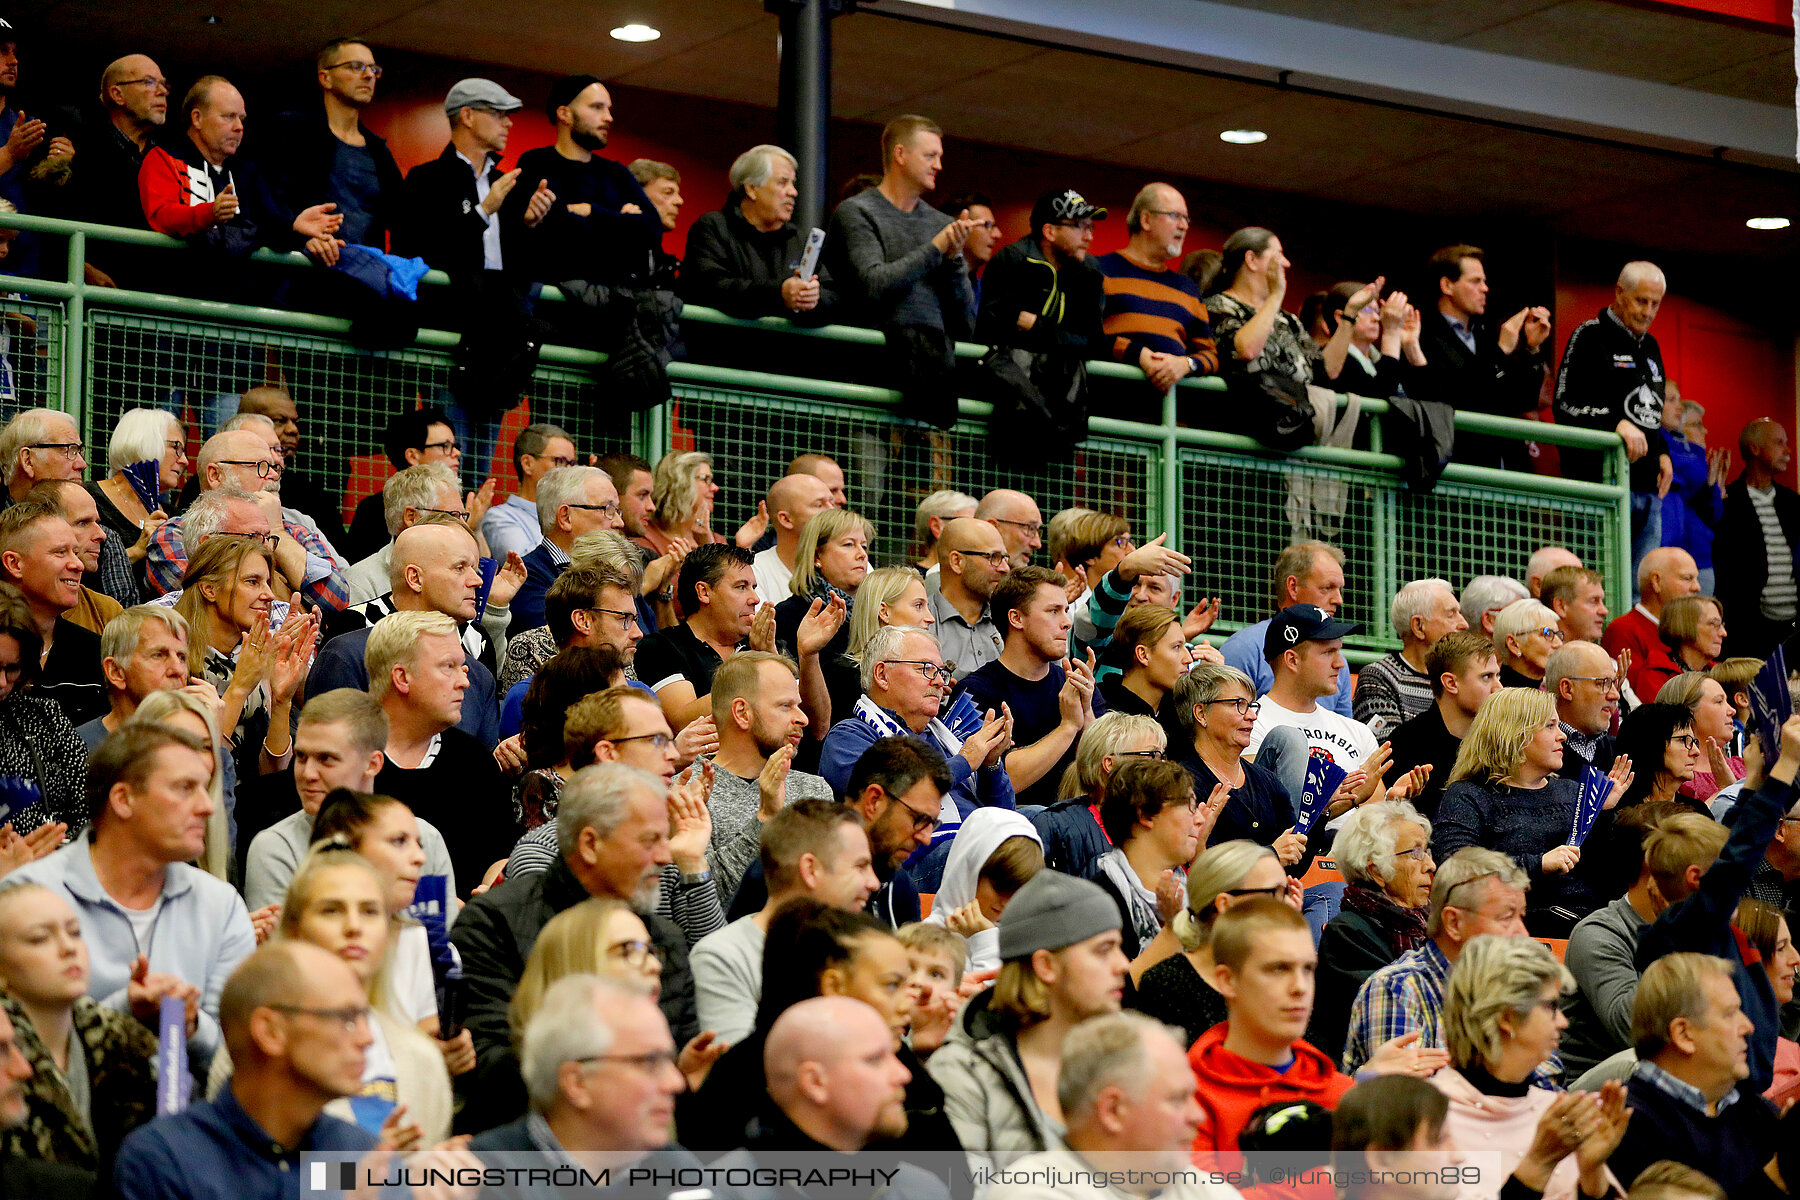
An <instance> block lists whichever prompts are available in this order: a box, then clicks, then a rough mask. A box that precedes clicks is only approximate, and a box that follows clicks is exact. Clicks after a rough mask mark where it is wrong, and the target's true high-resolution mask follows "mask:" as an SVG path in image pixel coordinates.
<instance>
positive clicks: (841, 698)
mask: <svg viewBox="0 0 1800 1200" xmlns="http://www.w3.org/2000/svg"><path fill="white" fill-rule="evenodd" d="M874 537H875V527H874V526H873V525H871V524H869V522H868V520H867V519H866V518H864V517H862V516H860V515H859V514H857V513H854V512H851V511H850V510H849V509H847V508H828V509H826V510H825V511H824V512H821V513H815V514H814V515H812V516H811V517H808V518H807V519H806V524H804V525H802V526H801V527H800V544H799V546H797V547H796V548H795V550H794V578H793V582H792V583H791V584H789V587H790V588H791V589H792V591H793V594H792V595H790V596H789V597H788V598H787V599H785V600H779V601H776V603H775V644H776V645H777V646H779V647H780V648H781V651H782V653H784V654H786V655H788V656H789V657H790V658H792V659H794V660H795V661H796V662H798V661H800V659H801V658H802V655H801V654H800V653H799V650H800V647H799V640H800V623H801V622H802V621H804V620H806V619H807V617H808V616H809V615H811V614H812V613H813V612H814V610H815V609H817V610H818V611H819V612H820V613H821V614H822V615H826V614H828V613H829V611H830V610H834V609H837V608H838V607H839V606H840V605H841V606H842V608H841V611H842V613H843V616H842V617H841V618H839V619H840V621H841V623H840V624H839V626H838V628H837V632H836V633H834V634H833V635H832V637H831V640H830V641H829V642H827V643H825V647H824V649H822V650H820V651H819V669H820V671H821V672H823V674H824V676H825V690H826V693H827V694H828V695H829V696H830V697H831V711H830V712H829V713H823V714H815V713H813V712H810V711H809V712H808V713H807V716H809V717H812V718H813V719H814V721H815V724H814V725H813V727H812V729H811V730H810V732H811V734H812V737H813V740H814V741H820V740H823V739H824V737H825V734H826V731H827V730H829V729H830V727H831V722H833V721H840V720H842V719H843V718H845V717H847V716H849V715H850V710H851V709H853V708H855V707H856V701H857V698H858V697H859V696H861V695H862V671H861V669H860V668H859V667H858V666H857V664H856V663H854V662H852V661H851V660H850V658H849V657H848V655H847V654H846V653H845V652H846V651H847V650H848V649H849V647H850V622H851V620H852V619H853V618H854V617H855V616H856V596H857V592H858V589H860V588H861V586H862V581H863V579H864V577H866V576H867V575H868V573H869V543H870V542H871V541H873V540H874ZM764 599H765V600H769V599H774V598H773V597H768V596H765V597H764Z"/></svg>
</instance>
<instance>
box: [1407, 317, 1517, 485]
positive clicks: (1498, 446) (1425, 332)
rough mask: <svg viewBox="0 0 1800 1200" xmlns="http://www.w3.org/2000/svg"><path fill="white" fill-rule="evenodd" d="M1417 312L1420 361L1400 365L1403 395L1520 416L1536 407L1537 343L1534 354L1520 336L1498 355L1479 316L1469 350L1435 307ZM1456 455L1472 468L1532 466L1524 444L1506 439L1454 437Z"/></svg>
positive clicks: (1505, 415) (1472, 436)
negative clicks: (1420, 319) (1420, 322)
mask: <svg viewBox="0 0 1800 1200" xmlns="http://www.w3.org/2000/svg"><path fill="white" fill-rule="evenodd" d="M1421 315H1422V316H1423V318H1424V323H1423V325H1422V327H1421V328H1420V331H1419V348H1420V349H1422V350H1423V351H1424V352H1425V365H1424V366H1423V367H1412V366H1408V367H1407V368H1406V369H1405V372H1404V374H1403V375H1402V379H1403V380H1404V382H1405V385H1406V392H1407V395H1409V396H1416V397H1418V398H1419V399H1421V400H1440V401H1442V402H1443V403H1445V404H1448V405H1451V406H1452V407H1455V408H1460V409H1466V410H1468V411H1471V412H1484V413H1492V414H1494V415H1495V416H1500V417H1522V416H1524V415H1525V414H1526V413H1528V412H1531V411H1533V410H1534V409H1536V408H1537V403H1538V391H1539V390H1540V389H1541V388H1542V387H1543V386H1544V371H1545V369H1546V368H1545V358H1544V354H1543V353H1542V348H1541V347H1540V348H1539V350H1538V352H1536V353H1534V352H1533V351H1531V350H1529V349H1527V348H1526V345H1525V339H1524V338H1523V337H1521V338H1520V339H1519V344H1518V345H1517V346H1515V347H1514V348H1513V352H1512V353H1511V354H1502V353H1500V346H1499V343H1498V342H1497V341H1496V340H1495V337H1494V331H1493V329H1492V328H1491V327H1490V325H1489V323H1488V322H1487V321H1485V320H1483V319H1481V318H1479V317H1478V318H1476V321H1475V346H1476V351H1475V352H1474V353H1471V352H1470V351H1469V348H1468V346H1467V345H1465V344H1464V343H1463V340H1462V339H1461V338H1459V337H1457V336H1456V333H1455V332H1454V331H1453V330H1452V329H1451V328H1450V322H1449V321H1447V320H1446V319H1445V318H1444V315H1443V314H1442V313H1440V312H1439V311H1438V310H1437V307H1436V306H1435V305H1428V306H1426V308H1425V309H1424V311H1423V312H1422V314H1421ZM1456 458H1457V461H1458V462H1464V463H1470V464H1473V465H1476V466H1486V467H1506V468H1509V469H1511V470H1522V471H1529V470H1530V469H1531V464H1530V459H1529V458H1528V457H1527V456H1526V454H1525V448H1524V446H1522V445H1521V444H1520V443H1518V442H1515V441H1512V440H1511V439H1508V438H1493V437H1480V436H1474V435H1463V436H1459V437H1458V438H1457V439H1456Z"/></svg>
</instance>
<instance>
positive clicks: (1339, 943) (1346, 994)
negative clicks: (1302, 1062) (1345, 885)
mask: <svg viewBox="0 0 1800 1200" xmlns="http://www.w3.org/2000/svg"><path fill="white" fill-rule="evenodd" d="M1392 940H1393V939H1392V935H1391V934H1390V933H1389V932H1388V930H1387V928H1386V927H1385V926H1384V925H1382V924H1381V922H1380V921H1378V920H1376V919H1375V918H1374V916H1372V915H1371V914H1369V913H1366V912H1362V911H1360V910H1357V909H1349V908H1340V909H1339V910H1338V913H1337V916H1335V917H1333V918H1331V920H1330V921H1328V922H1326V924H1325V929H1324V932H1323V933H1321V934H1320V935H1319V965H1318V968H1317V974H1316V976H1315V982H1314V985H1313V986H1314V993H1313V1011H1312V1020H1311V1021H1310V1022H1309V1023H1308V1024H1307V1027H1306V1040H1307V1041H1309V1042H1311V1043H1312V1044H1313V1045H1314V1046H1316V1047H1318V1048H1319V1049H1320V1050H1323V1051H1324V1052H1325V1053H1326V1054H1328V1055H1329V1056H1330V1057H1331V1060H1332V1061H1333V1062H1336V1063H1339V1064H1340V1065H1341V1064H1342V1062H1343V1058H1344V1041H1345V1039H1346V1038H1347V1037H1348V1036H1349V1032H1350V1008H1351V1005H1353V1004H1354V1003H1355V1002H1356V993H1357V992H1358V991H1360V990H1361V989H1362V985H1363V982H1364V981H1365V980H1366V979H1368V978H1369V976H1371V975H1373V974H1374V973H1375V972H1377V971H1379V970H1381V968H1383V967H1385V966H1387V965H1388V964H1389V963H1391V962H1393V961H1394V960H1395V959H1396V958H1397V957H1398V955H1396V954H1395V953H1394V951H1393V945H1392Z"/></svg>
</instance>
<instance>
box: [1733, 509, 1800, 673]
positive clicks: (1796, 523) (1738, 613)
mask: <svg viewBox="0 0 1800 1200" xmlns="http://www.w3.org/2000/svg"><path fill="white" fill-rule="evenodd" d="M1775 516H1776V519H1777V520H1779V521H1780V522H1781V533H1782V536H1783V537H1785V538H1786V539H1787V544H1788V549H1789V550H1791V551H1792V552H1793V555H1794V576H1795V578H1796V579H1800V494H1796V493H1795V492H1794V491H1793V489H1792V488H1786V487H1783V486H1782V485H1781V484H1779V483H1778V484H1776V485H1775ZM1713 561H1714V562H1716V563H1718V564H1719V567H1720V570H1719V572H1718V583H1717V587H1716V591H1717V594H1718V597H1719V599H1720V600H1721V601H1722V602H1723V603H1724V605H1725V612H1726V614H1727V619H1728V620H1729V621H1730V623H1731V647H1730V650H1731V653H1732V654H1751V655H1755V656H1756V657H1758V658H1761V657H1763V656H1764V655H1766V654H1768V653H1769V651H1770V650H1772V649H1774V648H1775V644H1776V639H1775V638H1770V637H1761V638H1757V637H1754V636H1753V633H1754V631H1755V630H1757V629H1758V628H1759V627H1761V626H1762V625H1763V624H1764V623H1763V622H1762V621H1761V620H1760V617H1761V613H1762V593H1763V588H1764V587H1765V586H1767V584H1768V582H1769V555H1768V550H1767V549H1766V547H1765V544H1764V542H1763V531H1762V522H1761V520H1759V519H1758V518H1757V515H1756V506H1755V505H1753V504H1751V503H1750V488H1749V485H1748V484H1746V483H1745V482H1744V477H1743V476H1742V475H1740V476H1738V478H1737V481H1736V482H1735V483H1732V484H1731V485H1729V486H1728V487H1726V489H1725V507H1724V509H1723V510H1722V511H1721V513H1720V517H1719V524H1718V529H1717V532H1716V533H1715V535H1714V537H1713ZM1770 632H1772V633H1773V634H1775V635H1776V637H1780V636H1781V635H1783V634H1784V632H1785V631H1781V630H1774V631H1770Z"/></svg>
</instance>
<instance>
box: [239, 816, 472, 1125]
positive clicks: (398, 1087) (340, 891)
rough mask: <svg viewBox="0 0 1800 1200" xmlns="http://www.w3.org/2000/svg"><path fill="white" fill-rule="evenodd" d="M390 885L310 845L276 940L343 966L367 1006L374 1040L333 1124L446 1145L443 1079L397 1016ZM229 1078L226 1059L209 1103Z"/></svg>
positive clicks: (439, 1064) (427, 1049)
mask: <svg viewBox="0 0 1800 1200" xmlns="http://www.w3.org/2000/svg"><path fill="white" fill-rule="evenodd" d="M388 889H389V881H388V880H387V879H386V878H385V877H384V876H383V875H382V873H381V872H380V871H379V870H377V869H376V868H375V866H374V864H372V863H370V862H369V860H368V859H366V858H364V857H363V856H362V855H360V854H358V853H356V851H354V850H351V849H350V848H349V847H348V846H347V845H344V844H343V843H341V842H333V843H327V844H324V845H318V846H315V847H314V848H313V849H312V851H311V852H310V853H308V854H307V856H306V857H305V858H304V859H302V860H301V863H300V866H299V868H298V869H297V870H296V871H295V872H294V879H293V882H291V883H289V884H288V890H287V896H286V898H285V899H284V900H283V901H282V905H281V924H280V927H279V931H278V936H280V937H282V938H285V939H288V940H290V941H297V942H309V943H311V944H312V945H315V946H318V947H320V948H321V949H324V950H329V951H330V952H331V953H333V954H335V955H337V956H338V957H339V958H341V959H343V960H344V962H345V963H346V964H347V965H348V966H349V967H350V969H351V971H353V972H355V974H356V978H357V981H358V982H359V983H361V984H362V986H363V992H364V994H365V996H366V997H367V999H368V1003H369V1008H368V1011H367V1014H366V1016H365V1017H364V1018H362V1022H359V1023H363V1022H366V1024H367V1027H368V1031H369V1036H370V1037H371V1038H372V1039H373V1040H372V1041H371V1042H370V1044H369V1046H368V1049H367V1050H365V1051H364V1054H363V1077H362V1085H361V1088H360V1090H359V1091H358V1092H357V1094H356V1095H354V1096H348V1097H344V1098H342V1099H339V1100H334V1101H332V1102H331V1103H330V1104H328V1105H326V1106H325V1111H326V1112H327V1113H329V1114H331V1115H332V1116H335V1117H338V1118H340V1119H342V1120H346V1121H349V1122H351V1123H352V1124H355V1125H358V1126H361V1127H362V1128H363V1129H365V1130H367V1131H368V1132H369V1133H372V1134H377V1135H379V1136H380V1137H381V1138H382V1140H383V1143H384V1144H385V1145H391V1146H393V1147H394V1148H396V1149H401V1150H410V1149H414V1148H418V1147H422V1146H435V1145H436V1144H438V1143H439V1142H441V1141H443V1140H444V1139H445V1138H447V1137H449V1136H450V1119H451V1115H452V1101H451V1093H450V1073H449V1071H447V1070H446V1069H445V1067H444V1058H443V1055H441V1054H440V1053H438V1050H437V1047H435V1046H433V1045H432V1043H431V1039H430V1038H428V1037H426V1036H425V1035H424V1034H423V1033H421V1032H420V1031H419V1029H418V1027H417V1026H415V1025H414V1024H413V1023H412V1022H411V1021H409V1020H408V1019H407V1018H406V1017H405V1016H404V1015H401V1014H399V1013H398V1012H396V1011H394V1007H393V997H392V995H391V989H390V988H389V986H388V969H387V964H388V958H389V953H390V951H391V950H392V948H393V944H394V938H395V935H396V933H397V923H396V919H395V916H394V914H393V913H392V912H391V911H390V910H389V907H388ZM230 1078H231V1057H230V1055H229V1054H228V1053H227V1052H225V1051H223V1050H221V1051H220V1052H219V1053H218V1054H217V1055H215V1056H214V1058H213V1066H212V1073H211V1076H210V1078H209V1080H208V1084H207V1095H208V1096H216V1095H218V1093H219V1091H220V1090H221V1089H222V1088H224V1087H225V1086H226V1085H227V1083H228V1082H229V1080H230Z"/></svg>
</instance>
